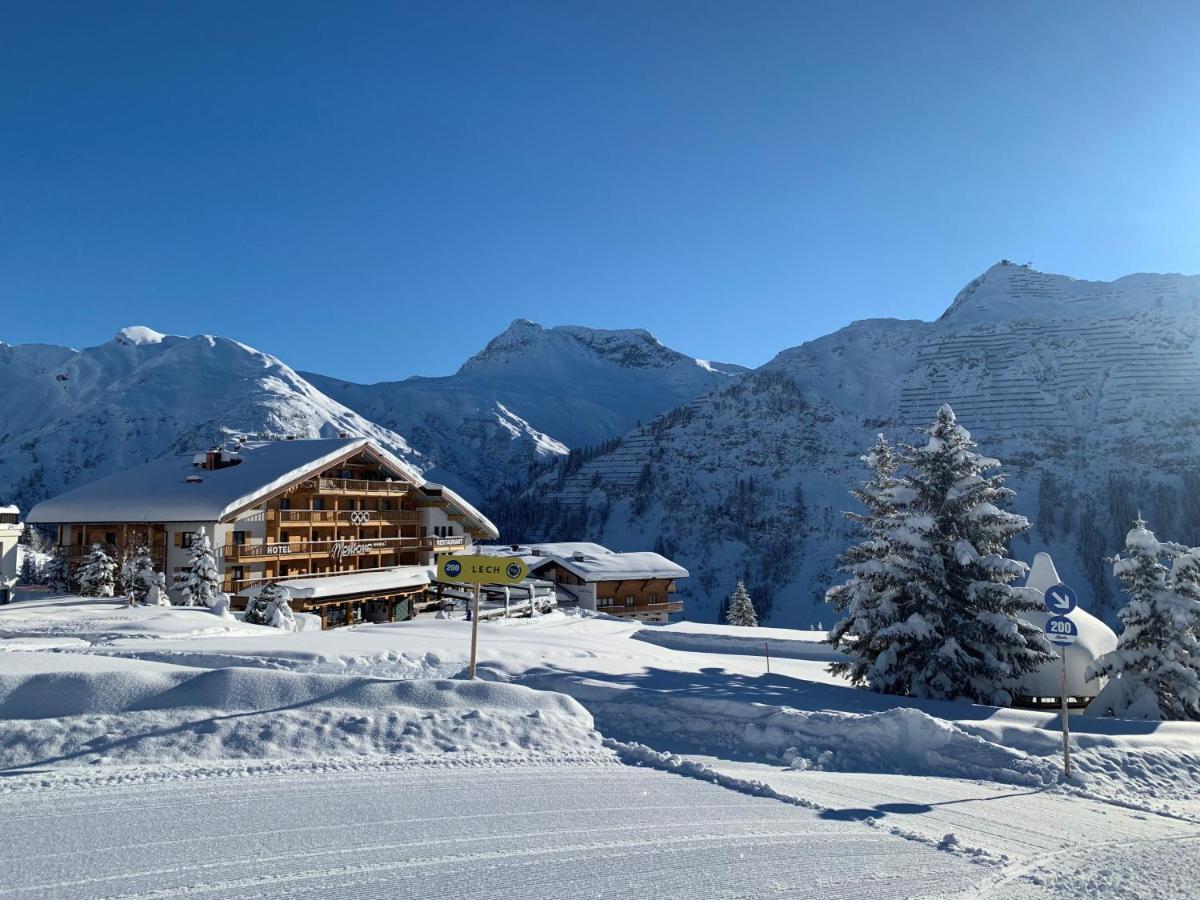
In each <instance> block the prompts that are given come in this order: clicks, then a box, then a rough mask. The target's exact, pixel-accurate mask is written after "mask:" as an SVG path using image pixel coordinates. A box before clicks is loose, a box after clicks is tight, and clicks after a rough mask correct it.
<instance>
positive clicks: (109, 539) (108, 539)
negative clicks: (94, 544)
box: [104, 531, 117, 547]
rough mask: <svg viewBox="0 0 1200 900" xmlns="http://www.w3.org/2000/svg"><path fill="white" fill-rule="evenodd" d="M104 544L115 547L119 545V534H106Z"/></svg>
mask: <svg viewBox="0 0 1200 900" xmlns="http://www.w3.org/2000/svg"><path fill="white" fill-rule="evenodd" d="M104 543H106V544H111V545H112V546H114V547H115V546H116V545H117V533H116V532H115V531H106V532H104Z"/></svg>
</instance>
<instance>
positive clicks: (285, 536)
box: [279, 531, 291, 544]
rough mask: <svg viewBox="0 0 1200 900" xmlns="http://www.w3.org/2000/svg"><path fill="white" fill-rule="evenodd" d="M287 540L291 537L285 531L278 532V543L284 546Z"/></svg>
mask: <svg viewBox="0 0 1200 900" xmlns="http://www.w3.org/2000/svg"><path fill="white" fill-rule="evenodd" d="M289 540H291V535H289V534H288V533H287V532H286V531H281V532H279V543H281V544H286V543H287V542H288V541H289Z"/></svg>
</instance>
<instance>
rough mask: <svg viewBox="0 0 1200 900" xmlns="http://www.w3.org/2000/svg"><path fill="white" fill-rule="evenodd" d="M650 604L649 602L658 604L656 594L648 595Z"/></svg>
mask: <svg viewBox="0 0 1200 900" xmlns="http://www.w3.org/2000/svg"><path fill="white" fill-rule="evenodd" d="M650 602H651V603H657V602H658V594H651V595H650Z"/></svg>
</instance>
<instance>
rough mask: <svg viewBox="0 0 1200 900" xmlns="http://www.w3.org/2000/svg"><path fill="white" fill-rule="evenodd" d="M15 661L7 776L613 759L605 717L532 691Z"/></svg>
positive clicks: (3, 749)
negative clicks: (111, 766)
mask: <svg viewBox="0 0 1200 900" xmlns="http://www.w3.org/2000/svg"><path fill="white" fill-rule="evenodd" d="M22 657H28V659H23V660H22V659H21V658H22ZM14 662H17V663H21V662H23V663H24V665H21V664H18V665H13V663H14ZM6 663H7V664H8V665H6V671H4V672H2V673H0V717H2V718H4V719H5V720H6V721H5V727H4V729H2V730H0V769H12V768H18V767H19V768H28V767H31V766H36V767H39V768H40V767H43V766H56V765H66V766H70V765H81V764H84V763H106V762H123V763H131V762H139V763H141V762H147V761H155V762H180V763H183V762H191V761H197V760H214V759H256V760H257V759H266V758H293V759H294V758H302V759H325V758H328V757H331V756H346V755H353V756H358V755H364V754H366V755H378V754H406V755H415V756H442V755H444V754H466V755H471V756H473V757H477V756H480V755H483V756H498V757H506V758H507V757H517V758H525V757H529V756H534V757H536V756H553V757H555V758H562V757H564V756H583V755H588V754H595V753H597V752H601V751H600V750H599V736H598V735H597V734H596V733H595V732H594V731H593V729H592V719H591V716H590V715H589V714H588V713H587V712H586V711H585V710H584V709H583V708H582V707H580V706H579V704H577V703H576V702H575V701H574V700H572V699H571V698H569V697H566V696H564V695H561V694H554V693H545V692H539V691H534V690H531V689H529V688H525V687H521V686H519V685H512V684H500V683H495V682H480V681H475V682H468V681H447V680H424V681H383V680H373V679H366V678H355V677H345V676H335V675H314V674H297V673H292V672H276V671H270V670H263V669H247V668H236V669H213V670H194V669H186V668H182V667H176V666H167V665H162V664H155V663H147V662H144V661H138V662H134V661H132V660H121V659H112V658H108V657H79V656H76V655H75V654H70V655H67V654H61V655H60V654H43V653H31V654H12V655H11V656H8V657H7V658H6Z"/></svg>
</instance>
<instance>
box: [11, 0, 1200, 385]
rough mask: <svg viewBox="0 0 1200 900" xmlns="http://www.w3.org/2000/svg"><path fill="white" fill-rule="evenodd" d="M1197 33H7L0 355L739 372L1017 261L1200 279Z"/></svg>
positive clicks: (1165, 16)
mask: <svg viewBox="0 0 1200 900" xmlns="http://www.w3.org/2000/svg"><path fill="white" fill-rule="evenodd" d="M1197 46H1200V4H1196V3H1192V2H1187V3H1170V2H1158V0H1156V2H1154V3H1149V4H1135V3H1120V4H1117V3H1105V2H1086V3H1085V2H1056V3H992V4H979V3H962V2H947V3H934V2H906V3H897V2H877V3H876V2H848V3H847V2H837V3H834V2H830V3H809V2H800V0H793V2H778V3H757V2H738V3H727V2H726V3H711V4H709V3H704V2H698V0H696V2H686V3H673V2H667V0H654V2H651V3H644V2H597V3H579V2H549V0H547V2H543V3H533V4H525V3H517V2H506V3H492V2H487V3H477V4H476V3H428V4H416V3H399V2H389V3H380V4H369V3H344V4H333V3H314V4H307V3H303V2H288V3H268V2H255V3H248V4H247V3H219V2H205V3H198V2H197V3H170V4H163V3H158V2H147V3H104V2H100V0H97V2H94V3H87V4H57V3H53V2H27V3H16V2H13V3H5V4H3V5H2V6H0V123H3V124H2V126H0V128H2V136H0V307H3V316H2V317H0V339H3V340H7V341H9V342H11V343H19V342H26V341H45V342H53V343H65V344H71V345H73V346H88V345H92V344H96V343H100V342H102V341H104V340H107V339H108V338H109V337H110V336H111V335H112V334H113V333H115V332H116V330H117V329H118V328H120V327H121V326H123V325H127V324H134V323H138V324H147V325H150V326H152V327H155V328H157V329H159V330H160V331H168V332H173V333H181V334H195V333H201V332H208V333H216V334H224V335H228V336H231V337H236V338H238V339H240V340H243V341H245V342H247V343H249V344H252V345H254V346H256V347H259V348H260V349H263V350H268V351H270V352H273V353H276V354H278V355H280V356H281V357H282V358H283V359H284V360H285V361H287V362H289V363H290V364H291V365H293V366H295V367H296V368H300V369H311V370H316V371H321V372H325V373H328V374H332V375H339V376H342V377H346V378H352V379H357V380H362V381H376V380H383V379H391V378H400V377H405V376H407V375H410V374H414V373H421V374H443V373H446V372H450V371H453V370H454V369H455V368H456V367H457V366H458V365H459V364H460V363H461V362H462V360H463V359H464V358H466V357H467V356H469V355H470V354H471V353H473V352H474V351H476V350H477V349H478V348H479V347H481V346H482V345H483V344H484V343H485V342H486V341H487V340H488V338H490V337H491V336H493V335H494V334H496V333H497V332H499V331H501V330H502V329H503V328H504V327H505V326H506V325H507V324H508V322H509V321H511V320H512V319H513V318H517V317H524V318H530V319H534V320H536V321H538V322H541V323H543V324H547V325H554V324H565V323H578V324H586V325H593V326H598V327H644V328H648V329H649V330H651V331H653V332H654V333H655V334H657V335H658V336H659V337H660V338H661V339H662V340H663V341H664V342H666V343H667V344H669V345H671V346H674V347H677V348H678V349H680V350H683V351H685V352H687V353H690V354H692V355H695V356H700V357H707V358H713V359H722V360H729V361H735V362H742V363H746V364H751V365H756V364H760V363H762V362H764V361H766V360H767V359H769V358H770V357H771V356H773V355H774V354H775V353H776V352H777V351H779V350H781V349H783V348H785V347H789V346H794V345H796V344H798V343H801V342H802V341H804V340H806V339H809V338H812V337H816V336H818V335H820V334H824V333H826V332H828V331H831V330H833V329H835V328H837V327H840V326H841V325H844V324H846V323H847V322H849V321H852V320H854V319H858V318H864V317H872V316H897V317H902V318H918V317H919V318H931V317H935V316H936V315H938V314H939V313H940V312H941V311H942V310H943V309H944V308H945V307H946V306H947V305H948V304H949V303H950V301H951V299H952V298H953V295H954V294H955V292H956V291H957V290H958V289H959V288H960V287H962V285H964V284H965V283H966V282H967V281H969V280H970V279H971V278H973V277H974V276H975V275H977V274H978V273H979V272H981V271H982V270H983V269H985V268H986V267H987V266H989V265H990V264H992V263H993V262H995V261H996V260H998V259H1000V258H1001V257H1007V258H1010V259H1014V260H1017V261H1021V262H1025V261H1032V262H1033V263H1034V265H1035V267H1037V268H1040V269H1043V270H1046V271H1057V272H1063V273H1066V274H1071V275H1075V276H1077V277H1088V278H1113V277H1117V276H1120V275H1123V274H1127V273H1129V272H1134V271H1182V272H1188V273H1195V272H1197V271H1200V115H1197V98H1200V65H1197V63H1196V61H1195V48H1196V47H1197Z"/></svg>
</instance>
